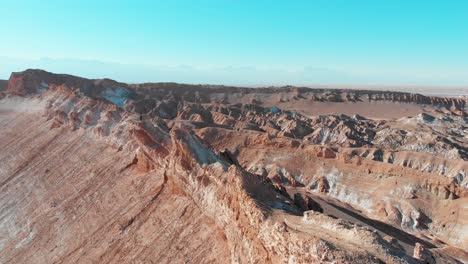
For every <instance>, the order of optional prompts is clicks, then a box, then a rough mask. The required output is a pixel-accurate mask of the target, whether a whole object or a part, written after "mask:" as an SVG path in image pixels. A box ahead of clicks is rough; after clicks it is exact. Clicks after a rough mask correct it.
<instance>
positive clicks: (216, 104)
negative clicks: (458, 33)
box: [0, 70, 468, 264]
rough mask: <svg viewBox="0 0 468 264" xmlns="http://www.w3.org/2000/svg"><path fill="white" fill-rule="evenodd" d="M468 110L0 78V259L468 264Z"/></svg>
mask: <svg viewBox="0 0 468 264" xmlns="http://www.w3.org/2000/svg"><path fill="white" fill-rule="evenodd" d="M467 104H468V99H467V98H466V97H461V96H460V97H434V96H425V95H421V94H411V93H404V92H390V91H376V90H372V91H371V90H347V89H310V88H300V87H289V86H288V87H279V88H239V87H226V86H215V85H185V84H176V83H143V84H125V83H119V82H116V81H113V80H110V79H99V80H89V79H84V78H80V77H75V76H71V75H63V74H53V73H49V72H45V71H42V70H26V71H24V72H17V73H12V75H11V77H10V79H9V80H8V81H0V263H5V264H6V263H15V264H16V263H468V175H467V173H468V115H467V113H468V105H467Z"/></svg>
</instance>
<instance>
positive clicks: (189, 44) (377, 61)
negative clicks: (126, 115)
mask: <svg viewBox="0 0 468 264" xmlns="http://www.w3.org/2000/svg"><path fill="white" fill-rule="evenodd" d="M0 10H1V11H2V12H1V15H0V34H1V36H2V41H0V78H4V79H5V78H8V76H9V73H10V72H11V71H19V70H23V69H24V68H44V69H46V70H50V71H54V72H66V73H71V74H76V75H81V76H84V77H89V78H99V77H110V78H114V79H117V80H120V81H127V82H143V81H176V82H191V83H209V82H211V83H212V82H216V83H224V84H237V85H270V84H271V85H283V84H296V85H307V84H388V85H394V84H396V85H400V84H401V85H403V84H412V85H462V86H467V85H468V1H461V0H456V1H455V0H445V1H431V0H426V1H419V0H412V1H408V0H406V1H399V0H391V1H390V0H388V1H385V0H380V1H377V0H374V1H364V0H354V1H350V0H308V1H294V0H291V1H279V0H278V1H275V0H269V1H263V0H258V1H252V0H250V1H247V0H246V1H243V0H239V1H235V0H224V1H223V0H217V1H215V0H212V1H210V0H199V1H193V0H192V1H189V0H186V1H182V0H179V1H178V0H173V1H141V0H140V1H138V0H136V1H135V0H134V1H130V0H128V1H118V0H114V1H107V0H101V1H90V0H89V1H88V0H83V1H53V0H50V1H44V0H42V1H36V0H23V1H21V0H14V1H13V0H2V1H1V3H0Z"/></svg>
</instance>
